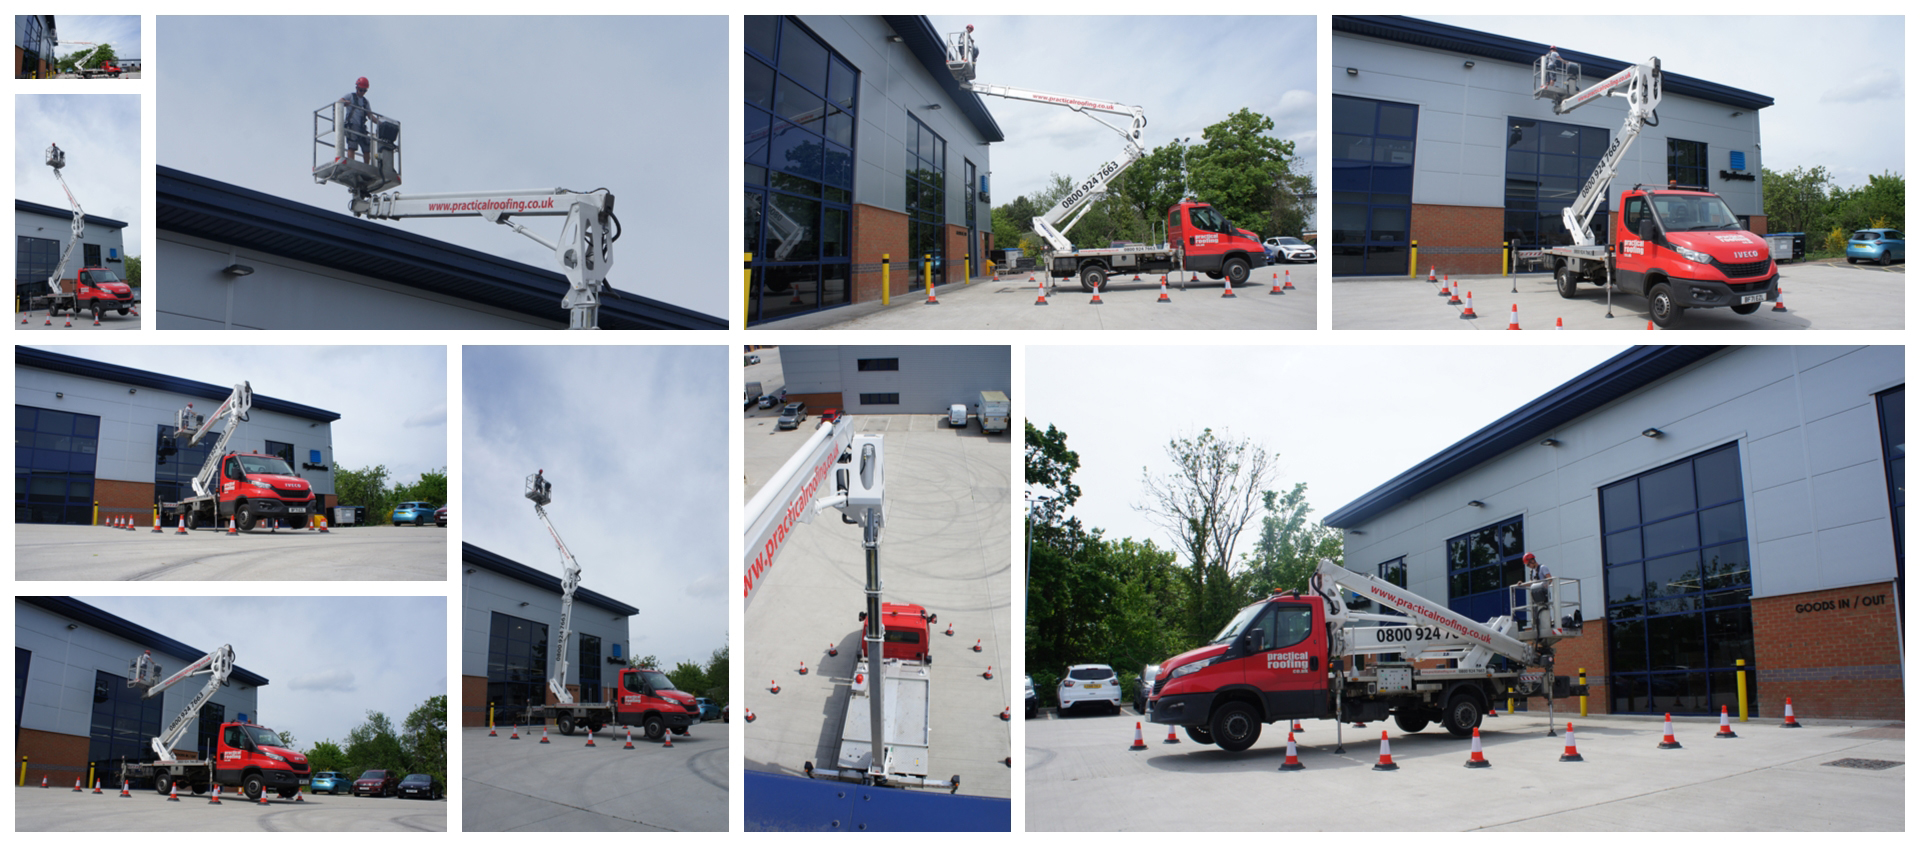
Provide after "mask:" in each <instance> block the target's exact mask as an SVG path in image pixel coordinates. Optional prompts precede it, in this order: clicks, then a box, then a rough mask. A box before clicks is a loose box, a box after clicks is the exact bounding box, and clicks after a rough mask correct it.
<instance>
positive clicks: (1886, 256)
mask: <svg viewBox="0 0 1920 852" xmlns="http://www.w3.org/2000/svg"><path fill="white" fill-rule="evenodd" d="M1880 265H1881V266H1892V265H1893V252H1891V251H1883V252H1881V253H1880Z"/></svg>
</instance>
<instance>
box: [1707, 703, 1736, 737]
mask: <svg viewBox="0 0 1920 852" xmlns="http://www.w3.org/2000/svg"><path fill="white" fill-rule="evenodd" d="M1738 736H1740V735H1739V734H1736V733H1734V732H1733V729H1732V728H1729V727H1727V705H1725V704H1722V705H1720V732H1719V733H1717V734H1714V735H1713V738H1714V739H1716V740H1730V739H1733V738H1735V737H1738Z"/></svg>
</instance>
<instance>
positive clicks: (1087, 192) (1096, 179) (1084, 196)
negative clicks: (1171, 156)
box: [947, 24, 1147, 252]
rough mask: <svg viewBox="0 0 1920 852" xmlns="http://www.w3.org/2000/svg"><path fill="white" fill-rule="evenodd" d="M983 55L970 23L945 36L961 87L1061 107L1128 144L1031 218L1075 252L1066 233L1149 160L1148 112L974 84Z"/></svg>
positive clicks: (1050, 239) (1053, 242)
mask: <svg viewBox="0 0 1920 852" xmlns="http://www.w3.org/2000/svg"><path fill="white" fill-rule="evenodd" d="M979 53H980V51H979V50H978V48H976V47H974V44H973V25H972V24H968V25H967V28H966V30H964V31H962V32H957V33H949V34H948V35H947V70H948V71H951V72H952V73H953V78H954V79H955V80H957V81H958V82H959V83H960V88H962V89H966V90H967V91H969V92H975V93H977V94H982V95H993V96H996V97H1002V98H1008V99H1010V100H1016V101H1031V102H1033V103H1040V104H1051V105H1053V106H1063V107H1066V108H1067V109H1070V110H1073V111H1074V112H1077V113H1080V114H1081V115H1084V116H1086V117H1088V118H1091V119H1093V120H1094V121H1097V122H1100V123H1101V124H1103V125H1106V126H1107V127H1108V128H1109V129H1111V130H1112V131H1113V132H1115V133H1118V134H1120V138H1121V139H1122V140H1124V142H1125V145H1124V148H1123V149H1122V151H1121V153H1120V156H1119V158H1117V159H1113V160H1108V161H1107V162H1105V163H1102V164H1101V165H1100V168H1099V169H1098V170H1096V171H1095V172H1094V173H1093V175H1092V176H1091V177H1088V178H1087V179H1086V180H1083V181H1081V182H1080V183H1079V184H1077V185H1075V186H1074V188H1073V191H1071V192H1068V193H1067V194H1066V196H1065V197H1063V198H1061V199H1060V201H1059V203H1057V204H1055V205H1054V206H1053V209H1052V210H1049V211H1047V212H1046V214H1045V215H1041V216H1035V217H1033V229H1034V230H1035V231H1037V232H1039V234H1040V236H1041V237H1042V238H1043V239H1045V240H1046V241H1047V245H1048V246H1049V247H1051V248H1052V249H1053V250H1054V251H1057V252H1071V251H1073V241H1072V240H1069V239H1067V231H1069V230H1072V229H1073V226H1074V225H1075V224H1077V223H1078V222H1079V221H1080V218H1081V217H1082V216H1085V215H1086V214H1087V211H1088V210H1091V209H1093V203H1094V202H1096V201H1099V200H1100V199H1102V198H1105V197H1106V196H1107V186H1108V185H1110V184H1112V183H1113V181H1114V179H1115V178H1117V177H1119V176H1120V173H1121V172H1124V171H1126V170H1127V167H1129V166H1131V165H1133V164H1134V163H1136V162H1139V161H1140V158H1141V157H1144V156H1146V155H1147V152H1146V149H1145V148H1142V147H1140V134H1141V133H1142V132H1144V131H1145V130H1146V127H1147V117H1146V113H1145V111H1144V110H1142V109H1141V108H1140V107H1137V106H1126V105H1123V104H1120V103H1117V102H1114V101H1104V100H1098V99H1094V98H1076V97H1069V96H1066V95H1054V94H1048V93H1046V92H1036V91H1032V90H1030V89H1021V88H1016V87H1014V86H998V85H993V84H990V83H976V82H974V80H973V78H974V74H975V68H974V64H975V59H976V58H978V56H979ZM1100 114H1106V115H1119V116H1126V117H1127V119H1128V125H1127V126H1126V127H1124V128H1123V127H1121V126H1120V125H1119V124H1116V123H1114V122H1111V121H1108V120H1107V119H1104V118H1101V117H1100ZM1063 223H1064V224H1063Z"/></svg>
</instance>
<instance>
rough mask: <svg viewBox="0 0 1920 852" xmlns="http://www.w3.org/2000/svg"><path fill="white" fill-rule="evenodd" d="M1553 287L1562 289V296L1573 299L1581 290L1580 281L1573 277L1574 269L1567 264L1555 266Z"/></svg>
mask: <svg viewBox="0 0 1920 852" xmlns="http://www.w3.org/2000/svg"><path fill="white" fill-rule="evenodd" d="M1553 289H1555V290H1558V291H1560V298H1562V299H1571V298H1573V297H1574V295H1575V294H1576V293H1578V292H1579V290H1580V282H1578V281H1575V280H1574V279H1573V270H1572V269H1570V268H1568V267H1567V265H1566V264H1564V263H1563V264H1560V265H1559V266H1556V267H1554V268H1553Z"/></svg>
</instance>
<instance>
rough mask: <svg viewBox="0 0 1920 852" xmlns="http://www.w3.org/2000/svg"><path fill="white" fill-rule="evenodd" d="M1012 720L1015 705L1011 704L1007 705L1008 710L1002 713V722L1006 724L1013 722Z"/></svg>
mask: <svg viewBox="0 0 1920 852" xmlns="http://www.w3.org/2000/svg"><path fill="white" fill-rule="evenodd" d="M1012 718H1013V705H1011V704H1009V705H1007V708H1006V709H1005V710H1002V711H1000V721H1002V722H1006V721H1009V720H1011V719H1012Z"/></svg>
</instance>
